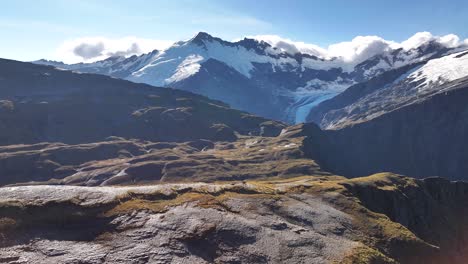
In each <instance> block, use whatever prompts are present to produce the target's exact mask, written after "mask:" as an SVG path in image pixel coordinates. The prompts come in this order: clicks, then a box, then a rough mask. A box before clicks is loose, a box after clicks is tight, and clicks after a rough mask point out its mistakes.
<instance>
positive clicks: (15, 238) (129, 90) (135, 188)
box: [0, 33, 468, 264]
mask: <svg viewBox="0 0 468 264" xmlns="http://www.w3.org/2000/svg"><path fill="white" fill-rule="evenodd" d="M467 62H468V52H467V51H465V50H464V47H461V46H460V47H448V46H447V45H444V44H443V43H441V42H439V41H437V40H432V41H429V42H426V43H423V44H421V45H419V46H418V47H415V48H412V49H404V48H395V49H393V48H392V49H386V50H385V51H384V52H378V53H377V54H372V55H371V56H363V57H361V58H360V59H359V60H353V61H348V60H346V59H344V58H341V57H331V58H329V57H320V56H318V55H312V54H305V53H300V52H299V53H297V52H296V53H294V54H291V51H290V50H285V49H282V48H280V47H276V46H275V45H272V44H269V43H267V42H262V41H260V40H257V39H248V38H246V39H243V40H240V41H237V42H228V41H224V40H221V39H219V38H215V37H212V36H210V35H208V34H206V33H199V34H197V35H196V36H195V37H194V38H192V39H190V40H188V41H183V42H178V43H175V44H174V45H173V46H172V47H170V48H168V49H167V50H164V51H153V52H151V53H148V54H144V55H141V56H132V57H127V58H126V57H111V58H108V59H106V60H104V61H98V62H93V63H79V64H72V65H67V64H64V63H60V62H51V61H44V60H42V61H36V62H34V63H27V62H19V61H12V60H5V59H0V186H1V187H0V263H12V264H13V263H44V264H45V263H320V264H321V263H347V264H350V263H377V264H380V263H385V264H386V263H392V264H395V263H403V264H406V263H407V264H414V263H431V264H440V263H442V264H445V263H465V262H466V259H467V258H468V243H467V241H468V229H467V226H466V223H467V221H466V220H467V219H468V202H467V201H468V199H467V198H468V184H467V183H466V180H467V179H468V177H467V175H466V171H468V163H467V162H466V157H468V144H467V140H466V135H467V134H468V104H466V102H467V101H468V63H467ZM43 64H46V65H43ZM174 88H175V89H174ZM235 108H239V109H240V110H237V109H235ZM249 112H251V113H249ZM304 121H307V122H305V123H303V122H304ZM292 123H299V124H292ZM442 177H444V178H442Z"/></svg>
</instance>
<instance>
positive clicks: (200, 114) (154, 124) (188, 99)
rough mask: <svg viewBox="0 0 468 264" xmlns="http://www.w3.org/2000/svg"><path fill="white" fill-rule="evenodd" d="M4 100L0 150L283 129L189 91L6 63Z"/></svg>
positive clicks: (1, 75) (1, 79) (1, 73)
mask: <svg viewBox="0 0 468 264" xmlns="http://www.w3.org/2000/svg"><path fill="white" fill-rule="evenodd" d="M0 98H1V101H0V145H9V144H33V143H39V142H57V141H58V142H63V143H72V144H77V143H86V142H96V141H103V140H106V139H107V138H108V137H110V136H117V137H125V138H138V139H142V140H152V141H189V140H195V139H208V140H226V141H232V140H235V139H236V138H237V136H236V133H237V134H241V135H248V134H251V135H263V134H268V135H277V134H279V133H280V131H281V129H282V128H283V127H284V125H283V124H282V123H279V122H273V121H269V120H267V119H264V118H260V117H256V116H253V115H250V114H247V113H245V112H241V111H237V110H233V109H231V108H229V107H228V106H227V105H226V104H224V103H221V102H219V101H213V100H209V99H208V98H206V97H203V96H198V95H195V94H192V93H188V92H183V91H178V90H173V89H166V88H156V87H151V86H148V85H144V84H134V83H131V82H128V81H123V80H118V79H114V78H109V77H105V76H100V75H94V74H77V73H73V72H67V71H60V70H56V69H54V68H52V67H47V66H41V65H34V64H29V63H22V62H15V61H9V60H0Z"/></svg>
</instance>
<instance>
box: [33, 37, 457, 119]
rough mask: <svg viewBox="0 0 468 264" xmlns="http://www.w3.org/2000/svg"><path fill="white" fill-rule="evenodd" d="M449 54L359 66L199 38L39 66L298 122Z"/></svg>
mask: <svg viewBox="0 0 468 264" xmlns="http://www.w3.org/2000/svg"><path fill="white" fill-rule="evenodd" d="M447 52H450V49H449V48H447V47H446V46H445V45H443V44H441V43H439V42H437V41H435V40H434V41H430V42H427V43H423V44H422V45H421V46H419V47H417V48H414V49H411V50H404V49H402V48H399V49H390V50H387V51H385V52H383V53H380V54H377V55H375V56H372V57H371V58H369V59H366V60H364V61H351V62H349V61H346V60H343V59H342V58H319V57H317V56H312V55H310V54H304V53H295V54H292V53H288V52H287V51H284V50H282V49H278V48H276V47H273V46H272V45H270V44H268V43H266V42H264V41H260V40H255V39H248V38H245V39H243V40H240V41H237V42H228V41H224V40H222V39H219V38H216V37H213V36H210V35H209V34H207V33H203V32H201V33H199V34H197V35H196V36H195V37H194V38H192V39H190V40H188V41H181V42H177V43H175V44H174V45H173V46H171V47H170V48H168V49H167V50H164V51H157V50H155V51H153V52H151V53H148V54H144V55H141V56H132V57H129V58H124V57H111V58H108V59H106V60H103V61H98V62H94V63H79V64H71V65H67V64H63V63H61V62H54V61H46V60H40V61H36V63H39V64H48V65H53V66H55V67H58V68H62V69H69V70H74V71H78V72H87V73H99V74H105V75H110V76H113V77H117V78H123V79H127V80H131V81H133V82H141V83H147V84H151V85H156V86H166V87H175V88H179V89H183V90H187V91H191V92H194V93H199V94H202V95H206V96H208V97H210V98H213V99H217V100H221V101H224V102H226V103H228V104H230V105H231V106H232V107H234V108H238V109H241V110H246V111H249V112H252V113H255V114H258V115H261V116H265V117H268V118H274V119H279V120H284V121H288V122H290V123H298V122H303V121H305V120H306V117H307V115H308V113H309V111H310V109H311V108H313V107H314V106H316V105H317V104H318V103H320V102H322V101H324V100H326V99H329V98H332V97H334V96H335V95H337V94H339V93H341V92H342V91H344V90H345V89H346V88H348V87H349V86H351V85H353V84H356V83H358V82H362V81H366V80H368V79H370V78H372V77H375V76H376V75H378V74H380V73H383V72H385V71H388V70H391V69H395V68H399V67H402V66H405V65H409V64H413V63H417V62H421V61H425V60H427V59H430V58H435V57H439V56H441V55H443V54H445V53H447Z"/></svg>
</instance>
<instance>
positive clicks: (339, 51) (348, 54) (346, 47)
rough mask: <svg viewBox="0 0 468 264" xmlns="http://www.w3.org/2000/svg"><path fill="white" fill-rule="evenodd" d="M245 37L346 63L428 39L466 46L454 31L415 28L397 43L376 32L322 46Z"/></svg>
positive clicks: (261, 36) (291, 50)
mask: <svg viewBox="0 0 468 264" xmlns="http://www.w3.org/2000/svg"><path fill="white" fill-rule="evenodd" d="M249 38H254V39H257V40H261V41H265V42H267V43H269V44H270V45H272V46H273V47H276V48H278V49H280V50H282V51H284V52H287V53H292V54H294V53H297V52H301V53H306V54H310V55H314V56H317V57H321V58H325V59H331V58H340V59H341V60H343V61H344V62H346V63H350V64H359V63H360V62H363V61H365V60H366V59H369V58H371V57H373V56H375V55H377V54H382V53H385V52H389V51H392V50H395V49H399V48H402V49H404V50H411V49H414V48H418V47H420V46H421V45H424V44H426V43H429V42H431V41H436V42H438V43H440V44H442V45H444V46H446V47H447V48H456V47H461V46H467V47H468V39H467V40H464V41H461V40H460V38H459V37H458V36H457V35H454V34H448V35H445V36H434V35H432V34H431V33H430V32H418V33H416V34H414V35H413V36H411V37H410V38H408V39H407V40H405V41H402V42H401V43H398V42H395V41H390V40H385V39H383V38H381V37H378V36H357V37H355V38H354V39H352V40H351V41H345V42H340V43H336V44H331V45H329V46H328V47H326V48H323V47H320V46H318V45H315V44H309V43H304V42H296V41H292V40H290V39H287V38H281V37H280V36H277V35H257V36H250V37H249Z"/></svg>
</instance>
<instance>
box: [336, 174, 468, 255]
mask: <svg viewBox="0 0 468 264" xmlns="http://www.w3.org/2000/svg"><path fill="white" fill-rule="evenodd" d="M344 186H345V187H346V188H347V189H348V190H349V191H350V193H351V195H353V196H355V197H357V198H358V199H359V200H360V201H361V202H362V204H363V205H364V206H365V207H366V208H368V209H370V210H372V211H374V212H377V213H381V214H384V215H386V216H388V217H389V218H390V219H391V220H392V221H394V222H398V223H400V224H402V225H403V226H405V227H407V228H408V229H409V230H411V231H412V232H413V233H414V234H416V235H417V236H418V237H419V238H421V239H422V240H424V241H426V242H428V243H430V244H432V245H435V246H437V247H439V252H440V254H436V255H435V256H434V259H433V261H434V262H435V263H464V261H465V260H466V259H467V258H468V243H467V242H468V225H467V220H468V209H467V208H468V207H467V206H468V183H466V182H450V181H448V180H446V179H443V178H438V177H433V178H427V179H424V180H409V181H408V180H407V179H405V178H403V177H401V178H398V177H388V176H380V177H375V179H372V178H371V180H368V181H362V180H360V179H356V181H350V182H349V183H345V184H344ZM399 253H402V254H403V255H407V257H408V256H411V255H412V252H409V251H407V252H405V250H404V249H401V248H400V252H399ZM414 261H419V260H417V259H415V260H414ZM410 263H411V262H410Z"/></svg>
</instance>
